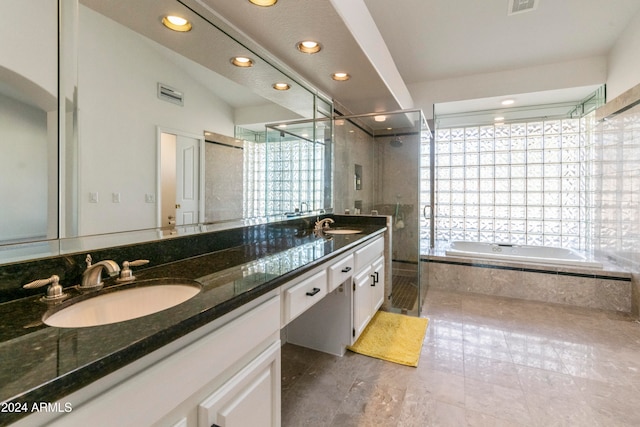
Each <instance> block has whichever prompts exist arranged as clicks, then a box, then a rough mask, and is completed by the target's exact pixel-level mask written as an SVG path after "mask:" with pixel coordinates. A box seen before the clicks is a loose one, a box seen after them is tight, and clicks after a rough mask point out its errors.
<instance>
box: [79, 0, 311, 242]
mask: <svg viewBox="0 0 640 427" xmlns="http://www.w3.org/2000/svg"><path fill="white" fill-rule="evenodd" d="M84 4H86V5H87V6H88V7H84V6H83V5H84ZM163 5H164V6H166V8H165V9H164V10H163V8H162V6H163ZM165 10H166V11H171V12H172V13H174V14H175V13H177V14H180V15H181V16H185V17H186V18H188V19H189V20H190V21H191V23H192V30H191V31H189V32H187V33H177V32H175V31H171V30H169V29H167V28H165V27H163V26H162V25H161V22H160V19H158V16H161V15H162V14H163V13H166V12H165ZM105 15H108V16H105ZM79 21H80V25H79V46H78V48H79V59H78V61H79V64H78V69H79V84H78V86H79V95H78V110H79V111H78V133H79V140H80V142H79V150H78V159H79V178H78V234H79V235H80V236H85V235H94V234H102V233H112V232H120V231H126V230H141V229H155V227H157V226H158V225H161V226H169V225H173V224H169V222H170V221H174V220H175V221H176V224H175V225H180V224H181V223H182V224H194V223H202V222H204V221H209V220H211V221H217V220H229V219H241V218H243V217H242V215H241V214H240V215H238V216H236V217H234V218H232V217H231V214H232V212H235V213H236V214H238V211H237V210H235V211H234V210H229V211H227V212H225V215H223V216H221V217H220V218H216V216H215V215H212V216H211V218H208V217H207V216H206V215H205V214H204V211H203V210H199V209H198V208H197V205H198V204H202V205H203V206H206V205H207V204H208V202H207V200H206V194H207V193H206V192H205V191H202V194H203V198H204V200H199V199H198V198H197V197H195V196H197V195H198V194H200V193H201V191H200V187H199V186H198V182H197V179H196V178H198V177H197V176H195V175H194V176H192V179H190V180H187V181H184V182H187V183H189V184H190V185H192V186H191V187H189V188H186V189H185V191H187V193H185V194H184V196H185V198H183V199H182V200H176V201H175V203H170V204H173V205H174V208H173V209H174V210H176V212H169V211H167V212H165V209H164V207H162V208H161V209H158V205H159V204H160V203H162V202H163V201H166V202H167V203H169V201H168V200H167V199H166V197H162V192H158V188H156V187H157V185H158V184H157V182H156V181H157V165H156V159H157V155H156V150H157V148H156V147H157V146H158V143H157V141H156V138H157V134H156V129H157V128H158V127H160V128H162V129H175V130H176V132H177V133H181V134H190V135H203V133H204V130H207V131H212V132H215V133H219V134H223V135H233V133H234V128H235V126H236V125H237V124H238V123H239V121H250V122H251V123H252V124H253V123H264V122H266V121H269V120H291V119H296V118H297V119H299V118H301V117H304V116H301V114H303V113H305V114H309V111H311V113H312V112H313V110H312V106H313V96H312V94H311V93H310V92H307V91H305V90H304V89H303V88H301V87H300V86H297V85H295V84H294V82H291V83H290V84H291V86H292V89H291V90H290V91H289V92H291V91H293V92H295V91H298V92H299V97H300V96H301V97H302V99H305V97H306V99H307V100H308V103H307V108H306V111H292V110H291V109H289V108H284V107H283V106H282V105H285V106H291V105H290V104H288V103H287V102H286V101H283V102H282V104H281V105H277V104H275V103H274V102H273V100H272V99H269V98H267V96H268V97H270V98H273V97H275V96H283V97H290V96H291V94H286V95H279V93H276V92H279V91H275V90H273V89H272V87H271V85H272V80H274V79H276V78H277V79H280V80H282V79H285V77H284V76H283V75H282V74H281V73H279V72H278V71H277V70H275V69H273V68H272V67H270V66H268V64H265V63H264V62H261V61H260V60H259V58H256V59H255V65H254V67H252V68H249V69H241V70H240V69H236V67H234V66H233V65H232V64H231V62H230V60H229V59H230V58H231V57H232V56H234V55H237V54H245V55H249V54H250V52H247V50H246V49H245V48H243V47H242V46H240V45H238V44H237V43H236V42H234V41H233V40H231V39H229V38H228V37H226V36H225V35H224V34H222V33H221V32H220V31H219V30H218V29H217V28H215V27H214V26H212V25H211V24H210V23H208V22H207V21H206V20H204V19H203V18H202V17H200V16H199V15H197V14H195V13H193V12H192V11H191V10H189V9H188V8H186V7H184V6H182V5H180V4H178V3H176V2H168V3H167V2H162V1H161V2H157V1H147V0H144V1H139V2H136V3H135V5H131V2H124V1H115V2H109V4H108V5H106V4H104V2H99V1H94V0H86V1H85V0H83V1H81V7H80V17H79ZM221 37H222V39H221ZM216 49H217V50H216ZM178 52H180V53H178ZM212 58H213V59H212ZM211 68H215V69H216V70H218V69H220V71H221V72H225V70H226V72H227V73H229V74H230V76H231V77H233V76H234V75H238V76H240V80H241V81H242V80H251V79H252V80H254V81H255V80H256V77H259V78H264V79H268V80H267V82H265V81H264V80H258V81H255V82H254V84H256V83H257V84H261V83H264V84H263V86H264V87H263V88H260V89H259V90H255V89H253V88H247V87H243V86H241V85H239V84H237V83H235V82H234V81H232V80H229V79H228V78H226V77H223V76H222V75H221V74H219V73H214V72H213V71H212V70H211ZM158 84H162V85H163V86H166V87H169V88H172V89H174V90H175V91H176V93H178V94H179V95H180V96H182V98H183V100H182V102H181V103H174V102H167V100H166V99H165V98H163V97H159V96H157V87H158ZM271 92H274V94H271ZM256 93H257V94H256ZM296 102H298V101H296ZM309 107H311V108H309ZM265 113H266V114H265ZM174 134H175V132H174ZM200 138H201V137H200ZM188 150H189V152H188V153H187V154H188V159H191V161H194V159H197V158H198V156H199V154H198V149H197V148H194V149H188ZM205 155H206V154H205ZM177 160H178V161H177V164H182V163H181V161H180V159H177ZM183 172H189V173H191V172H193V173H201V171H200V170H199V169H198V168H197V167H196V168H193V169H189V170H183ZM206 173H207V172H206V171H205V175H206ZM176 177H177V178H178V179H180V178H183V176H181V175H180V173H178V175H176ZM176 188H177V189H182V186H181V185H177V186H176ZM190 192H191V193H190ZM192 193H193V196H194V197H193V199H192V198H191V196H192ZM156 194H158V195H159V196H158V197H157V199H158V200H155V201H154V199H153V197H151V196H153V195H156ZM236 195H237V193H236ZM177 197H182V195H180V194H178V195H177ZM187 200H190V203H195V204H196V207H195V208H191V207H189V208H186V207H185V205H184V203H183V202H186V201H187ZM170 204H168V205H167V206H169V205H170ZM175 206H180V208H178V209H176V208H175ZM158 210H160V211H161V213H160V219H161V222H160V223H158ZM170 216H171V217H174V218H175V219H174V220H170V219H169V217H170Z"/></svg>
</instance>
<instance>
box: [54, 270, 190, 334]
mask: <svg viewBox="0 0 640 427" xmlns="http://www.w3.org/2000/svg"><path fill="white" fill-rule="evenodd" d="M201 289H202V287H201V285H200V283H198V282H196V281H195V280H194V281H192V280H183V279H158V280H149V281H141V282H138V286H134V287H127V288H124V289H118V290H114V291H111V292H109V291H108V288H107V290H106V292H104V291H103V292H104V293H99V294H98V295H96V296H94V297H91V298H87V299H85V300H82V301H79V302H77V303H74V304H71V305H69V306H67V307H65V308H63V309H61V310H59V311H54V312H53V313H50V314H49V313H47V314H45V315H44V317H43V319H42V320H43V322H44V323H45V324H46V325H49V326H56V327H59V328H84V327H89V326H98V325H107V324H110V323H117V322H123V321H125V320H131V319H137V318H139V317H143V316H147V315H149V314H153V313H157V312H159V311H162V310H166V309H168V308H171V307H174V306H176V305H178V304H181V303H183V302H185V301H187V300H189V299H191V298H193V297H194V296H196V295H197V294H198V293H199V292H200V290H201Z"/></svg>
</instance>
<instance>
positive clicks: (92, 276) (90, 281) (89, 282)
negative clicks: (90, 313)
mask: <svg viewBox="0 0 640 427" xmlns="http://www.w3.org/2000/svg"><path fill="white" fill-rule="evenodd" d="M86 261H87V269H86V270H85V271H84V273H82V283H81V284H80V286H78V289H80V290H83V291H97V290H99V289H101V288H102V285H104V282H103V281H102V271H103V270H104V271H106V272H107V273H108V274H109V276H114V275H116V274H118V273H120V266H119V265H118V263H117V262H115V261H111V260H105V261H100V262H97V263H95V264H92V263H91V255H87V258H86Z"/></svg>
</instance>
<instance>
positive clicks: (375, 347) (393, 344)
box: [347, 311, 429, 366]
mask: <svg viewBox="0 0 640 427" xmlns="http://www.w3.org/2000/svg"><path fill="white" fill-rule="evenodd" d="M428 323H429V319H425V318H423V317H411V316H406V315H404V314H395V313H387V312H385V311H378V312H377V313H376V314H375V316H373V319H372V320H371V322H369V325H367V327H366V328H365V329H364V331H362V334H361V335H360V337H359V338H358V340H357V341H356V342H355V343H354V344H353V345H352V346H349V347H347V348H348V349H349V350H351V351H353V352H355V353H360V354H364V355H365V356H370V357H375V358H377V359H382V360H387V361H389V362H395V363H399V364H401V365H407V366H418V359H419V358H420V350H421V349H422V341H423V340H424V334H425V332H426V331H427V324H428Z"/></svg>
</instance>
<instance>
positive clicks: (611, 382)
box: [282, 290, 640, 427]
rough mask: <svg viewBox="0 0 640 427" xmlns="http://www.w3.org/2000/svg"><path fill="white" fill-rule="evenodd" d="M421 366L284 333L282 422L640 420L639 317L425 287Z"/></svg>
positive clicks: (595, 423) (570, 422)
mask: <svg viewBox="0 0 640 427" xmlns="http://www.w3.org/2000/svg"><path fill="white" fill-rule="evenodd" d="M424 312H425V313H424V315H425V316H426V317H428V318H429V319H430V322H429V327H428V328H427V335H426V337H425V340H424V344H423V348H422V354H421V358H420V363H419V366H418V367H417V368H411V367H405V366H400V365H396V364H393V363H389V362H384V361H380V360H377V359H372V358H369V357H366V356H361V355H358V354H354V353H350V352H347V354H346V355H345V356H344V357H342V358H340V357H334V356H331V355H327V354H324V353H319V352H316V351H313V350H308V349H305V348H301V347H296V346H293V345H290V344H286V345H285V346H284V347H283V353H282V377H283V378H282V424H283V426H295V427H299V426H337V427H344V426H420V427H423V426H456V427H457V426H545V427H547V426H572V427H573V426H578V427H582V426H606V427H613V426H616V427H617V426H639V425H640V324H638V323H636V322H635V321H634V320H633V319H631V318H628V317H625V316H622V315H618V314H616V313H614V312H605V311H598V310H593V309H580V308H572V307H564V306H557V305H547V304H542V303H536V302H529V301H521V300H513V299H505V298H499V297H489V296H482V295H473V294H462V293H453V292H446V291H437V290H430V291H429V292H428V294H427V298H426V304H425V310H424Z"/></svg>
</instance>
